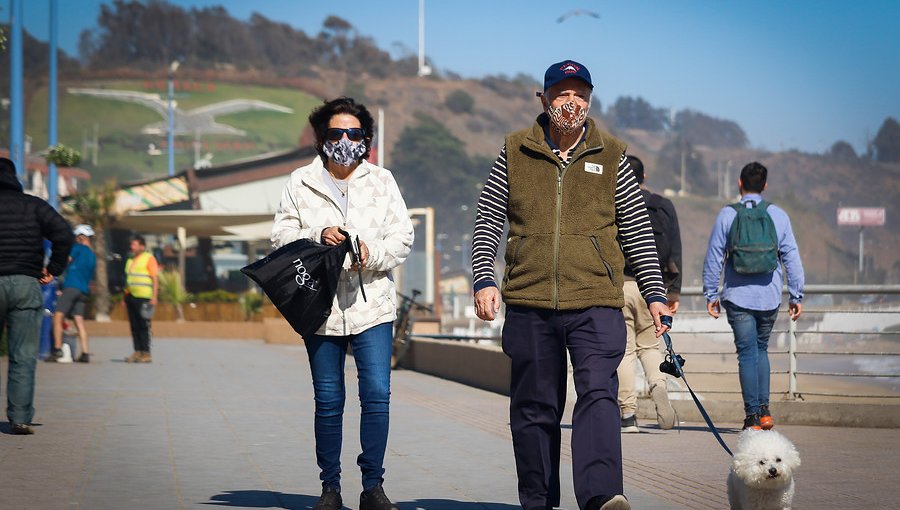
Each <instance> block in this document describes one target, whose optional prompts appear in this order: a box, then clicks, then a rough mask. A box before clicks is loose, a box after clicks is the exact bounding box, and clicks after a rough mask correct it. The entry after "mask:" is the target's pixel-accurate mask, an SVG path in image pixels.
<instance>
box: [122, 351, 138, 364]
mask: <svg viewBox="0 0 900 510" xmlns="http://www.w3.org/2000/svg"><path fill="white" fill-rule="evenodd" d="M140 357H141V353H140V352H139V351H134V352H133V353H131V356H128V357H127V358H125V363H137V362H138V358H140Z"/></svg>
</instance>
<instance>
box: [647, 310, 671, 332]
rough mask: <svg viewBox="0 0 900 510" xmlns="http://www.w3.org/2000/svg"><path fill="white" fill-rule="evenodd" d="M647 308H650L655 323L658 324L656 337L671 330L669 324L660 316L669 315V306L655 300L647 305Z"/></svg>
mask: <svg viewBox="0 0 900 510" xmlns="http://www.w3.org/2000/svg"><path fill="white" fill-rule="evenodd" d="M647 308H649V309H650V315H652V316H653V325H655V326H656V337H657V338H659V337H661V336H662V334H663V333H665V332H666V331H668V330H669V326H666V325H664V324H663V323H662V322H660V320H659V317H660V316H662V315H669V307H668V306H666V305H664V304H663V303H660V302H658V301H654V302H652V303H650V304H649V305H647Z"/></svg>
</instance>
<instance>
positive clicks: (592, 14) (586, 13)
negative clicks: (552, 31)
mask: <svg viewBox="0 0 900 510" xmlns="http://www.w3.org/2000/svg"><path fill="white" fill-rule="evenodd" d="M573 16H590V17H592V18H597V19H600V15H599V14H597V13H596V12H594V11H588V10H585V9H575V10H574V11H569V12H567V13H565V14H563V15H562V16H560V17H559V19H557V20H556V22H557V23H562V22H563V21H565V20H567V19H569V18H571V17H573Z"/></svg>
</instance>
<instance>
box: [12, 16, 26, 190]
mask: <svg viewBox="0 0 900 510" xmlns="http://www.w3.org/2000/svg"><path fill="white" fill-rule="evenodd" d="M22 3H23V0H10V6H9V7H10V8H9V29H10V34H9V35H10V38H9V43H10V44H9V68H10V69H9V159H11V160H12V162H13V163H14V164H15V165H16V176H17V177H18V178H19V182H22V183H24V182H26V181H27V180H28V179H26V177H25V121H24V107H23V104H22V102H23V101H24V97H23V95H22Z"/></svg>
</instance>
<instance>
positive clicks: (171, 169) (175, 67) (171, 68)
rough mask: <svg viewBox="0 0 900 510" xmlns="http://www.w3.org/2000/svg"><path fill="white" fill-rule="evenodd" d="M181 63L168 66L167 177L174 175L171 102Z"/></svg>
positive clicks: (173, 129) (173, 126)
mask: <svg viewBox="0 0 900 510" xmlns="http://www.w3.org/2000/svg"><path fill="white" fill-rule="evenodd" d="M179 65H181V62H180V61H178V60H173V61H172V64H171V65H170V66H169V119H168V120H169V125H168V128H167V129H166V143H167V144H168V145H169V164H168V170H169V177H172V176H173V175H175V107H174V105H173V100H174V96H175V71H177V70H178V66H179Z"/></svg>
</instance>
